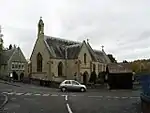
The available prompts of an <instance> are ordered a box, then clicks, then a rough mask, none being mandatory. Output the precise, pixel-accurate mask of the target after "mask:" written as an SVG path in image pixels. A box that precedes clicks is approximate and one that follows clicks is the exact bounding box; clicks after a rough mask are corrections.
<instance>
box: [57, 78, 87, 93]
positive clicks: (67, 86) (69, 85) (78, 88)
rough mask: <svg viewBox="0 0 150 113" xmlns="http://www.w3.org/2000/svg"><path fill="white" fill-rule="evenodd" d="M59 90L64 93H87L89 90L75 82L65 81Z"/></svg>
mask: <svg viewBox="0 0 150 113" xmlns="http://www.w3.org/2000/svg"><path fill="white" fill-rule="evenodd" d="M59 89H61V91H62V92H65V91H69V90H72V91H73V90H74V91H81V92H85V91H86V90H87V88H86V86H85V85H82V84H80V83H79V82H77V81H75V80H64V81H63V82H62V83H61V84H60V86H59Z"/></svg>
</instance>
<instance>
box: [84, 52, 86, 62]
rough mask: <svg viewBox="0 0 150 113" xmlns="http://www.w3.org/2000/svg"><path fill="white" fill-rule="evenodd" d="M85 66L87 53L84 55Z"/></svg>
mask: <svg viewBox="0 0 150 113" xmlns="http://www.w3.org/2000/svg"><path fill="white" fill-rule="evenodd" d="M83 60H84V64H86V53H84V59H83Z"/></svg>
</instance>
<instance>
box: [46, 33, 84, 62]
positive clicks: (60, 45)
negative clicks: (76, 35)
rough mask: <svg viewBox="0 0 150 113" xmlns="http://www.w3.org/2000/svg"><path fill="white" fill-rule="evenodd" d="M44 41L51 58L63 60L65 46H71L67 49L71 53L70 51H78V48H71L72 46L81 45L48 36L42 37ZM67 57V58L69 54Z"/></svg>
mask: <svg viewBox="0 0 150 113" xmlns="http://www.w3.org/2000/svg"><path fill="white" fill-rule="evenodd" d="M44 40H45V43H46V45H47V47H48V49H49V51H50V53H52V55H53V57H55V58H63V59H64V58H65V51H66V50H67V46H71V45H72V48H71V47H70V48H69V49H68V51H72V50H76V49H79V48H78V47H76V46H73V45H76V44H81V43H79V42H75V41H70V40H65V39H60V38H54V37H50V36H44ZM65 49H66V50H65ZM67 53H68V52H67ZM67 56H68V57H69V56H70V54H69V55H67Z"/></svg>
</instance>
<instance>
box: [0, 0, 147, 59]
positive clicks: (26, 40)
mask: <svg viewBox="0 0 150 113" xmlns="http://www.w3.org/2000/svg"><path fill="white" fill-rule="evenodd" d="M40 16H42V17H43V21H44V23H45V34H46V35H50V36H54V37H60V38H65V39H70V40H78V41H83V40H86V39H87V38H88V39H89V42H90V44H91V45H92V47H93V48H94V49H101V46H102V45H104V50H105V51H106V53H111V54H113V55H114V56H115V57H116V59H117V60H119V61H122V60H125V59H126V60H134V59H142V58H150V0H0V25H2V28H3V29H2V32H3V34H4V37H3V38H4V45H5V47H6V46H8V45H9V44H10V43H12V44H16V45H18V46H20V47H21V49H22V51H23V53H24V54H25V56H26V58H29V57H30V55H31V52H32V49H33V45H34V43H35V40H36V38H37V37H36V35H37V23H38V21H39V18H40Z"/></svg>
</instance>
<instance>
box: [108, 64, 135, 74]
mask: <svg viewBox="0 0 150 113" xmlns="http://www.w3.org/2000/svg"><path fill="white" fill-rule="evenodd" d="M108 70H109V73H132V68H131V64H129V63H111V64H108Z"/></svg>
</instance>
